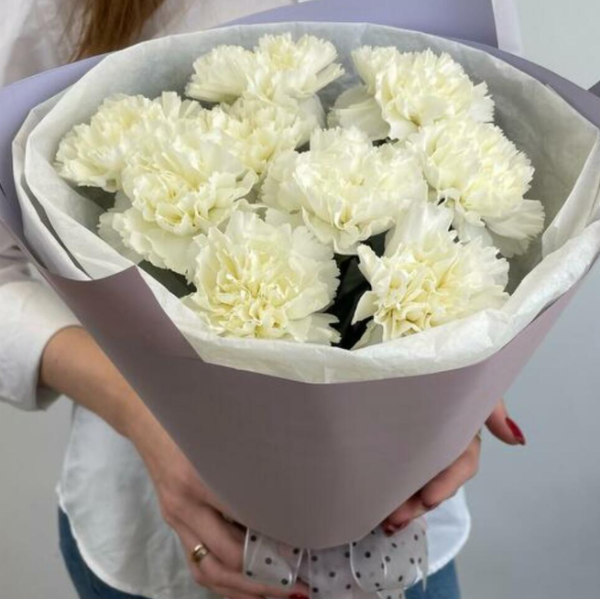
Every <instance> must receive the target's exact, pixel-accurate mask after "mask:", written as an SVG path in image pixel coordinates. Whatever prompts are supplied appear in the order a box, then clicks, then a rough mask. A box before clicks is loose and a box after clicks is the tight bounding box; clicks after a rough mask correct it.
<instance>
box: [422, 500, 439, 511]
mask: <svg viewBox="0 0 600 599" xmlns="http://www.w3.org/2000/svg"><path fill="white" fill-rule="evenodd" d="M440 505H442V502H441V501H438V502H437V503H432V504H431V505H426V506H425V507H426V508H427V509H428V510H429V511H430V512H432V511H433V510H435V509H437V508H439V507H440Z"/></svg>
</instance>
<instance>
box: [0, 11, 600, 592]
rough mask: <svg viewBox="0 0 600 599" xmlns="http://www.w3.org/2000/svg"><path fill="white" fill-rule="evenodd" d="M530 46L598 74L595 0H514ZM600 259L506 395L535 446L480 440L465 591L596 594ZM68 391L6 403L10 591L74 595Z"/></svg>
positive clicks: (1, 588)
mask: <svg viewBox="0 0 600 599" xmlns="http://www.w3.org/2000/svg"><path fill="white" fill-rule="evenodd" d="M517 2H519V12H520V16H521V20H522V25H523V33H524V43H525V55H526V57H528V58H530V59H531V60H534V61H536V62H538V63H540V64H543V65H545V66H547V67H549V68H551V69H553V70H555V71H557V72H558V73H560V74H562V75H564V76H566V77H569V78H570V79H572V80H574V81H575V82H577V83H579V84H580V85H584V86H586V87H587V86H589V85H591V84H592V83H595V82H596V81H597V80H598V79H600V35H598V25H599V24H600V3H599V2H597V0H569V1H568V2H566V1H565V0H517ZM599 307H600V268H596V270H595V271H594V272H593V273H592V274H591V275H590V277H589V278H588V281H587V283H586V284H585V287H584V288H583V289H582V290H581V292H580V293H579V295H578V296H577V297H576V298H575V300H574V301H573V303H572V305H571V306H570V308H569V309H568V311H567V312H566V313H565V315H564V316H563V317H562V319H561V320H560V322H559V323H558V325H557V326H556V327H555V329H554V330H553V331H552V333H551V334H550V336H549V338H548V339H547V341H546V342H545V344H544V345H543V347H542V348H541V349H540V350H539V351H538V353H537V354H536V356H535V357H534V358H533V360H532V361H531V362H530V364H529V366H528V367H527V369H526V371H525V372H524V373H523V375H522V376H521V378H520V379H519V380H518V382H517V383H516V384H515V385H514V387H513V389H512V390H511V392H510V393H509V395H508V397H507V401H508V405H509V408H510V411H511V414H512V415H513V417H514V418H515V419H516V420H517V421H518V422H519V424H520V425H521V426H522V428H523V430H524V432H525V433H526V435H527V437H528V440H529V445H528V446H527V447H526V448H506V447H502V446H500V445H499V444H498V443H497V442H495V441H494V440H492V439H491V438H490V437H489V436H487V437H486V438H485V441H484V446H485V450H484V457H483V460H482V467H481V473H480V475H479V476H478V478H477V479H476V481H475V482H473V483H472V484H470V485H469V498H470V504H471V508H472V512H473V519H474V528H473V534H472V537H471V540H470V542H469V544H468V546H467V547H466V549H465V550H464V552H463V554H462V556H461V558H460V570H461V578H462V583H463V592H464V599H507V598H508V597H511V598H514V599H538V598H540V599H541V598H544V599H563V598H564V597H565V596H569V594H570V595H572V596H576V597H582V598H583V597H586V598H587V597H590V598H591V597H597V596H598V595H599V591H598V588H599V587H600V583H599V582H598V572H600V516H599V515H598V505H600V468H599V466H598V456H600V434H599V432H598V430H599V427H598V423H599V421H600V403H599V400H600V392H599V391H598V390H599V389H600V310H599V309H598V308H599ZM68 429H69V404H68V403H67V402H66V401H63V402H61V403H59V404H58V405H56V406H55V407H54V408H53V409H52V410H50V412H48V413H45V414H35V415H30V414H22V413H19V412H17V411H16V410H13V409H10V408H9V407H7V406H3V405H0V481H2V482H1V483H0V484H1V486H0V597H1V598H2V599H32V598H34V597H39V598H48V599H75V596H74V593H73V591H72V590H71V588H70V585H69V583H68V580H67V577H66V573H65V571H64V568H63V566H62V563H61V561H60V557H59V553H58V548H57V534H56V501H55V496H54V484H55V481H56V478H57V476H58V471H59V467H60V462H61V458H62V453H63V451H64V448H65V445H66V441H67V435H68Z"/></svg>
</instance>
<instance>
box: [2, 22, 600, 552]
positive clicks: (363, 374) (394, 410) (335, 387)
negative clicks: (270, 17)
mask: <svg viewBox="0 0 600 599" xmlns="http://www.w3.org/2000/svg"><path fill="white" fill-rule="evenodd" d="M288 30H292V31H294V32H295V33H297V34H300V33H303V32H310V33H313V34H316V35H319V36H322V37H326V38H328V39H330V40H332V41H333V42H334V43H335V44H336V45H337V46H338V48H339V50H340V53H341V55H342V56H343V57H348V55H349V51H350V50H351V49H352V48H354V47H356V46H358V45H361V44H367V43H372V44H376V45H381V44H391V43H393V44H395V45H397V46H399V47H400V48H402V49H407V50H409V49H423V48H426V47H432V48H433V49H435V50H442V49H443V50H447V51H448V52H450V53H451V54H452V55H453V56H454V57H455V58H456V59H457V60H459V61H460V62H461V63H462V64H463V65H464V66H465V68H466V69H467V71H468V72H469V73H470V74H471V75H472V76H473V77H474V78H475V79H477V80H481V79H485V80H486V81H487V82H488V83H489V85H490V88H491V92H492V94H493V95H494V98H495V100H496V104H497V122H498V123H499V124H500V125H501V126H502V127H503V128H504V129H505V131H506V132H507V134H508V136H509V137H510V138H511V139H513V140H514V141H515V142H516V143H517V145H518V146H519V147H520V148H521V149H523V150H525V151H526V152H527V153H528V154H529V156H530V157H531V158H532V161H533V163H534V166H535V167H536V169H537V173H536V178H535V182H534V187H533V189H532V192H531V195H530V197H532V198H535V199H541V200H542V201H543V203H544V204H545V206H546V209H547V212H548V215H549V220H548V223H549V226H548V229H547V231H546V233H545V235H544V238H543V242H542V243H541V244H538V247H537V248H535V247H534V248H533V249H532V252H531V253H530V255H529V257H528V258H525V259H520V260H518V261H513V284H516V283H518V282H519V280H520V279H521V278H523V275H524V273H526V272H527V271H528V269H530V268H532V267H534V266H535V268H533V270H531V272H530V273H529V274H528V275H527V276H525V277H524V278H523V280H522V281H521V282H520V285H519V287H518V289H517V291H516V293H515V294H514V295H513V296H512V298H511V299H510V301H509V302H507V304H506V306H505V307H504V308H503V309H502V310H498V311H486V312H482V313H480V314H477V315H474V316H473V317H470V318H468V319H464V320H462V321H459V322H455V323H452V324H450V325H445V326H443V327H439V328H437V329H432V330H430V331H427V332H426V333H422V334H419V335H415V336H413V337H409V338H405V339H401V340H398V341H395V342H392V343H386V344H381V345H378V346H374V347H371V348H365V349H361V350H359V351H354V352H349V351H344V350H340V349H336V348H327V347H315V346H311V345H299V344H293V343H288V342H281V341H279V342H268V341H264V340H260V341H245V340H234V339H221V338H215V337H214V336H212V335H211V334H209V333H208V332H207V331H204V330H203V329H202V325H201V323H200V321H199V320H198V319H197V318H196V317H195V316H194V315H193V313H191V312H189V311H188V310H187V309H186V308H185V307H184V306H183V305H182V304H181V302H180V301H179V300H178V299H177V298H175V297H174V296H172V295H170V294H169V293H168V292H167V291H166V290H165V289H164V288H163V287H162V286H161V285H159V284H158V283H157V282H156V281H154V280H153V279H152V278H151V277H149V276H148V275H146V274H145V273H144V272H143V271H141V270H140V269H138V268H137V267H135V266H133V265H132V264H131V263H130V262H129V261H127V260H126V259H124V258H123V257H121V256H120V255H118V254H117V253H116V252H115V251H114V250H112V249H111V248H110V247H109V246H107V245H106V244H105V243H104V242H102V241H101V240H100V239H99V238H98V237H97V236H96V234H95V227H96V223H97V219H98V215H99V212H98V208H97V207H96V206H95V205H94V204H92V203H91V202H90V201H89V200H87V199H85V198H84V197H83V196H82V195H80V194H79V193H78V192H77V191H76V190H74V189H73V188H71V187H70V186H69V184H67V183H66V182H65V181H63V180H61V179H60V178H59V177H58V176H57V175H56V173H55V171H54V168H53V166H52V164H53V159H54V155H55V152H56V149H57V146H58V142H59V140H60V139H61V138H62V136H63V135H64V134H65V133H66V132H67V131H68V130H69V129H70V127H71V126H72V125H73V124H75V123H79V122H84V121H87V120H88V119H89V117H90V116H91V114H93V112H94V111H95V110H96V108H97V107H98V105H99V104H100V103H101V102H102V100H103V99H104V98H105V97H106V96H107V95H109V94H111V93H115V92H124V93H143V94H145V95H148V96H156V95H158V94H159V93H160V92H161V91H163V90H165V89H173V90H176V91H180V92H181V91H182V89H183V86H184V84H185V82H186V80H187V78H188V77H189V75H190V73H191V64H192V62H193V60H194V59H195V58H196V57H197V56H198V55H199V54H201V53H203V52H206V51H208V50H209V49H211V48H212V47H214V46H215V45H217V44H222V43H242V44H244V45H253V44H254V43H255V41H256V40H257V38H258V37H259V36H260V35H262V34H263V33H266V32H271V33H275V32H281V31H288ZM346 66H347V67H348V69H349V74H348V76H347V77H346V78H345V79H344V80H343V81H341V82H340V83H339V84H336V85H335V86H332V87H331V89H329V90H328V91H327V93H326V94H325V95H324V100H325V102H326V103H330V102H331V101H332V99H333V98H334V97H335V96H336V95H337V94H338V93H339V92H340V91H341V89H343V88H345V87H347V86H349V85H352V84H353V83H354V79H353V75H352V70H351V68H350V65H349V64H348V61H347V60H346ZM51 76H52V75H49V77H51ZM44 81H45V79H44V77H43V76H42V77H41V78H40V80H39V85H40V86H43V85H44ZM580 91H581V90H580ZM45 97H47V96H45ZM592 100H594V101H595V99H594V98H592ZM594 110H595V112H594V114H597V116H598V118H597V120H595V122H597V123H600V108H598V106H596V105H594ZM599 166H600V165H599V156H598V130H597V129H596V127H595V126H594V125H592V124H591V123H590V122H588V121H586V120H585V119H584V118H583V117H582V116H580V114H579V113H578V112H577V111H575V110H574V109H572V108H571V107H570V106H569V105H568V104H567V103H566V102H565V101H563V100H562V99H561V98H560V97H559V96H558V95H557V94H555V93H554V92H553V91H552V90H551V89H549V88H548V87H546V86H545V85H543V84H542V83H540V82H538V81H536V80H534V79H532V78H531V77H529V76H527V75H525V74H523V73H522V72H520V71H518V70H515V69H514V68H513V67H510V66H508V64H506V63H503V62H501V61H499V60H497V59H495V58H492V57H491V56H490V55H488V54H487V53H485V52H482V51H480V50H474V49H472V48H468V47H466V46H462V45H459V44H457V43H455V42H451V41H447V40H443V39H441V38H437V37H430V36H427V35H424V34H420V33H414V32H409V31H401V30H396V29H391V28H387V27H382V26H372V25H353V24H327V23H323V24H303V23H297V24H282V25H276V26H264V25H260V26H252V27H242V28H239V27H234V28H230V29H223V30H218V31H211V32H207V33H197V34H191V35H186V36H177V37H172V38H165V39H162V40H157V41H153V42H147V43H144V44H141V45H139V46H136V47H134V48H132V49H129V50H126V51H123V52H120V53H117V54H115V55H112V56H110V57H108V58H106V59H105V60H104V61H103V62H102V63H100V65H99V66H97V67H95V68H94V69H93V70H91V71H90V72H89V73H88V74H87V75H85V76H84V77H83V78H82V79H81V80H80V81H78V82H77V83H76V84H75V85H73V86H72V88H70V89H69V90H68V91H67V92H66V93H64V94H63V95H62V96H61V97H58V98H55V99H52V100H50V101H48V102H46V103H45V104H44V105H41V106H39V107H38V108H37V109H36V110H34V111H33V112H32V114H31V115H30V117H29V118H28V119H27V122H26V123H25V125H24V126H23V128H22V130H21V132H20V134H19V136H18V137H17V139H16V140H15V144H14V167H15V182H16V185H17V190H18V194H19V199H20V203H21V211H22V215H23V219H24V228H25V234H26V237H27V240H28V242H29V243H30V244H31V245H32V246H33V247H34V248H35V249H36V250H37V252H38V253H39V255H40V256H42V257H43V258H44V260H45V261H46V264H47V266H48V267H49V268H50V270H51V271H52V272H53V273H58V274H60V275H63V277H57V276H56V275H52V274H47V276H48V277H49V278H50V280H52V282H53V284H54V285H55V286H56V287H57V289H58V290H59V291H60V293H61V294H62V295H63V297H64V298H65V300H66V301H67V302H68V303H69V305H70V306H71V307H72V308H73V309H74V310H75V312H76V313H77V315H78V316H79V317H80V318H81V320H82V322H83V323H84V324H85V325H86V326H87V327H88V329H89V330H90V331H91V332H92V333H93V334H94V335H95V336H96V338H97V340H98V341H99V343H100V344H101V346H102V347H103V349H104V350H105V351H106V352H107V353H108V355H109V356H110V357H111V359H113V361H114V362H115V363H116V364H117V366H118V367H119V368H120V369H121V370H122V372H123V373H124V374H125V376H126V377H127V378H128V380H129V382H130V383H131V384H132V386H133V387H134V388H135V389H136V391H137V392H138V393H139V394H140V396H141V397H142V398H143V399H144V401H145V402H146V403H147V404H148V405H149V406H150V408H151V409H152V410H153V412H154V413H155V414H156V416H157V417H158V418H159V420H160V421H161V422H162V424H163V425H164V426H165V427H166V428H167V430H168V431H169V432H170V433H171V435H172V436H173V438H174V439H175V440H176V442H177V443H178V444H179V445H180V446H181V448H182V449H183V450H184V452H185V453H186V454H187V455H188V457H189V458H190V459H191V461H192V462H193V464H194V465H195V466H196V468H197V469H198V472H199V473H200V475H201V476H202V478H203V479H204V480H205V482H206V483H207V484H208V485H209V486H210V487H212V488H213V490H214V491H215V492H216V493H217V494H218V495H219V496H220V497H221V499H222V500H223V502H224V503H225V505H227V506H228V507H229V508H230V511H231V513H232V514H233V515H234V516H235V517H236V518H237V519H238V520H239V521H240V522H243V523H244V524H246V525H248V526H249V527H251V528H252V529H254V530H259V531H261V532H262V533H265V534H267V535H269V536H270V537H272V538H274V539H278V540H280V541H283V542H285V543H287V544H289V545H291V546H296V547H304V548H311V549H323V548H330V547H334V546H340V545H342V544H344V543H348V542H349V541H358V540H359V539H362V538H363V537H364V536H365V535H366V534H368V533H369V531H371V530H372V529H374V528H375V527H376V526H377V525H378V524H379V523H380V522H381V521H382V520H383V519H384V518H385V517H386V516H387V515H388V514H389V513H390V512H391V511H393V509H394V508H396V507H397V506H398V505H399V504H400V503H402V502H403V501H404V500H406V499H407V498H408V497H410V496H411V495H412V494H413V493H415V492H416V491H417V490H418V489H420V488H421V487H422V486H423V485H424V484H425V483H426V482H427V481H429V480H431V478H433V476H435V475H436V474H437V473H439V472H440V471H441V470H443V469H444V468H445V467H447V466H448V465H449V464H450V463H451V462H452V461H454V460H455V459H456V458H457V457H458V455H460V453H462V451H464V449H465V447H466V446H467V444H468V443H469V442H470V441H471V440H472V438H473V436H474V435H475V433H476V431H477V430H478V428H479V427H480V426H481V425H482V423H483V422H484V421H485V419H486V417H487V416H488V415H489V413H490V412H491V409H492V407H493V405H494V404H495V402H496V401H497V399H498V397H500V396H501V395H502V394H503V393H504V392H505V391H506V389H507V388H508V387H509V386H510V384H511V383H512V381H513V380H514V378H515V377H516V376H517V374H518V373H519V371H520V370H521V368H522V367H523V365H524V364H525V362H526V361H527V359H528V357H529V356H530V355H531V353H532V352H533V351H534V350H535V348H536V347H537V345H538V344H539V343H540V342H541V340H542V339H543V337H544V335H545V334H546V333H547V332H548V330H549V329H550V327H551V326H552V324H553V322H554V321H555V319H556V318H557V317H558V315H559V314H560V312H561V310H562V309H563V307H564V305H565V304H566V302H567V301H568V299H569V297H570V296H571V295H572V291H570V292H569V293H567V294H566V295H565V292H567V291H569V290H572V288H573V287H574V284H575V283H576V282H578V281H579V280H580V279H581V278H582V276H583V275H584V274H585V273H586V271H587V270H588V269H589V267H590V266H591V265H592V263H593V262H594V260H595V258H596V256H597V255H598V252H599V250H600V226H599V225H598V223H596V222H594V221H595V219H596V217H597V213H598V207H597V195H598V186H599V177H600V168H599ZM559 210H560V216H558V217H557V216H556V215H557V214H558V212H559ZM65 247H66V248H67V249H68V251H69V252H70V253H71V255H72V259H71V258H70V257H69V255H68V254H67V253H66V252H65ZM542 256H543V257H544V258H543V260H542ZM78 264H79V265H81V266H82V267H83V269H84V270H81V269H79V267H78V266H77V265H78ZM86 273H87V274H86ZM89 277H91V280H90V279H89ZM103 277H104V278H103ZM149 288H150V289H151V292H149ZM559 298H560V299H559ZM555 300H558V301H556V302H555ZM548 306H549V307H548ZM546 308H547V309H546ZM182 334H183V336H182ZM265 375H274V376H265Z"/></svg>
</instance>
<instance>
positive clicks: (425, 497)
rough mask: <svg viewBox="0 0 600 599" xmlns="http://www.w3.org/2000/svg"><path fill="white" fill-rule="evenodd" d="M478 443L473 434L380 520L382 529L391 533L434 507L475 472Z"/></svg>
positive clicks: (477, 465)
mask: <svg viewBox="0 0 600 599" xmlns="http://www.w3.org/2000/svg"><path fill="white" fill-rule="evenodd" d="M480 445H481V441H480V439H479V438H478V437H476V438H475V439H474V440H473V441H472V442H471V444H470V445H469V447H468V448H467V450H466V451H465V452H464V453H463V454H462V455H461V456H460V457H459V458H458V460H456V461H455V462H454V463H453V464H452V465H451V466H449V467H448V468H446V470H444V471H442V472H441V473H440V474H438V475H437V476H436V477H435V478H434V479H432V480H431V481H430V482H429V483H427V485H425V486H424V487H423V488H422V489H421V490H420V491H419V492H418V493H416V494H415V495H413V496H412V497H411V498H410V499H409V500H408V501H406V502H404V503H403V504H402V505H401V506H400V507H399V508H398V509H397V510H396V511H395V512H394V513H393V514H391V515H390V516H389V517H388V519H387V520H386V521H385V522H384V524H383V527H384V530H385V531H386V532H387V533H388V534H393V533H394V532H396V531H398V530H401V529H402V528H404V527H405V526H406V525H407V524H408V523H409V522H411V521H412V520H414V519H415V518H419V517H420V516H422V515H423V514H426V513H427V512H429V511H431V510H433V509H435V508H436V507H437V506H438V505H439V504H440V503H442V502H443V501H445V500H446V499H450V497H452V496H453V495H454V494H455V493H456V492H457V491H458V490H459V489H460V487H462V486H463V485H464V484H465V483H466V482H467V481H468V480H469V479H471V478H472V477H473V476H475V474H476V473H477V469H478V467H479V453H480Z"/></svg>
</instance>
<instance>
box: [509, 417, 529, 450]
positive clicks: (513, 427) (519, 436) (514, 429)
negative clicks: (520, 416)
mask: <svg viewBox="0 0 600 599" xmlns="http://www.w3.org/2000/svg"><path fill="white" fill-rule="evenodd" d="M506 424H507V425H508V428H509V429H510V432H511V433H512V434H513V436H514V437H515V439H516V440H517V441H518V442H519V443H520V444H521V445H527V441H526V439H525V435H524V434H523V432H522V431H521V429H520V428H519V427H518V426H517V423H516V422H515V421H514V420H512V419H511V418H507V419H506Z"/></svg>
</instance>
